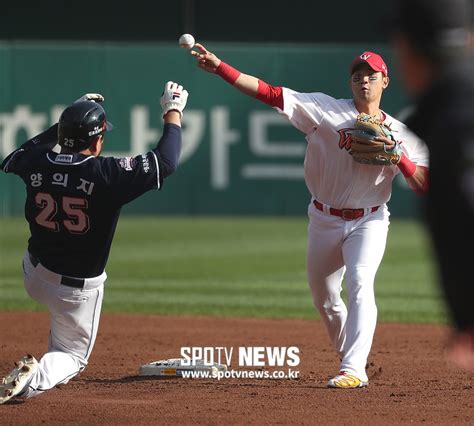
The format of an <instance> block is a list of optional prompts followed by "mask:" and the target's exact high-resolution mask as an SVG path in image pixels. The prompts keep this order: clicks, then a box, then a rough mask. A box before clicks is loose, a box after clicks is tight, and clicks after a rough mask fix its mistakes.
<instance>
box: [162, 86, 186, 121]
mask: <svg viewBox="0 0 474 426" xmlns="http://www.w3.org/2000/svg"><path fill="white" fill-rule="evenodd" d="M187 100H188V91H187V90H185V89H183V86H181V85H179V84H178V83H174V82H172V81H168V83H166V84H165V89H164V90H163V94H162V95H161V99H160V105H161V108H162V109H163V116H165V115H166V113H167V112H168V111H178V112H179V114H180V116H181V118H183V109H184V107H185V106H186V102H187Z"/></svg>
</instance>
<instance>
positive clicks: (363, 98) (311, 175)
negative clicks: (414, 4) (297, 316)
mask: <svg viewBox="0 0 474 426" xmlns="http://www.w3.org/2000/svg"><path fill="white" fill-rule="evenodd" d="M195 48H196V49H197V51H191V54H192V55H193V56H194V57H195V58H196V59H197V63H198V66H199V67H200V68H202V69H203V70H205V71H208V72H210V73H214V74H217V75H219V76H220V77H222V78H223V79H224V80H225V81H227V82H228V83H230V84H231V85H233V86H234V87H235V88H237V89H238V90H240V91H241V92H243V93H245V94H246V95H249V96H251V97H255V98H257V99H259V100H260V101H262V102H264V103H266V104H268V105H270V106H271V107H273V108H275V109H276V110H277V111H278V112H279V113H281V114H283V115H284V116H286V117H287V118H288V119H289V120H290V122H291V123H292V124H293V126H295V127H296V128H297V129H299V130H300V131H301V132H303V133H304V134H305V135H306V140H307V149H306V157H305V162H304V170H305V181H306V185H307V187H308V189H309V192H310V194H311V202H310V203H309V206H308V215H309V226H308V252H307V271H308V280H309V286H310V288H311V292H312V296H313V302H314V305H315V307H316V308H317V309H318V311H319V313H320V315H321V318H322V320H323V321H324V323H325V325H326V328H327V331H328V334H329V337H330V339H331V342H332V344H333V347H334V349H335V350H336V352H337V353H338V355H339V357H340V359H341V365H340V369H339V373H338V374H337V375H336V376H335V377H333V378H331V379H330V380H329V382H328V386H329V387H332V388H359V387H364V386H367V385H368V377H367V373H366V370H365V366H366V363H367V358H368V355H369V352H370V348H371V346H372V339H373V335H374V331H375V326H376V320H377V307H376V304H375V295H374V280H375V274H376V272H377V269H378V267H379V265H380V262H381V260H382V257H383V253H384V250H385V245H386V238H387V232H388V227H389V211H388V209H387V205H386V203H387V202H388V201H389V199H390V195H391V189H392V181H393V179H394V177H395V176H396V175H397V173H399V172H401V173H402V174H403V176H404V177H405V179H406V181H407V183H408V185H409V186H410V188H412V189H413V190H414V191H417V192H423V191H425V189H426V185H427V167H428V154H427V150H426V147H425V145H424V144H423V143H422V142H421V141H420V140H419V139H417V138H416V137H415V136H414V135H413V134H411V133H410V132H409V131H408V130H407V129H406V127H405V126H404V125H403V124H402V123H401V122H399V121H397V120H395V119H394V118H393V117H391V116H389V115H388V114H387V113H386V112H384V111H382V110H381V109H380V101H381V97H382V93H383V91H384V90H385V89H386V88H387V87H388V84H389V77H388V69H387V66H386V64H385V62H384V61H383V59H382V57H380V56H379V55H377V54H375V53H373V52H364V53H362V54H361V55H360V56H357V57H356V58H355V59H354V60H353V61H352V63H351V65H350V85H351V89H352V94H353V99H334V98H332V97H331V96H328V95H326V94H323V93H298V92H296V91H294V90H291V89H288V88H285V87H277V86H272V85H270V84H268V83H266V82H265V81H263V80H261V79H258V78H256V77H253V76H251V75H247V74H243V73H241V72H240V71H238V70H236V69H235V68H233V67H231V66H230V65H228V64H226V63H224V62H223V61H221V60H220V59H219V58H218V57H216V56H215V55H214V54H213V53H211V52H209V51H208V50H207V49H206V48H205V47H204V46H203V45H202V44H199V43H197V44H196V45H195ZM359 113H366V114H370V115H371V116H374V117H377V118H379V119H380V120H382V121H384V122H386V123H389V124H390V126H391V128H392V130H393V132H394V133H395V135H396V136H397V139H398V142H397V144H398V145H399V146H400V147H401V149H402V152H403V154H402V155H401V159H400V161H399V163H398V164H396V165H388V166H377V165H367V164H361V163H358V162H355V161H353V159H352V158H351V155H350V147H351V137H350V131H351V130H353V127H354V122H355V120H356V117H357V115H358V114H359ZM381 140H383V141H384V142H385V144H386V147H387V150H390V149H392V148H393V147H394V145H395V142H394V141H393V140H391V139H389V138H387V137H382V138H381ZM400 141H401V143H399V142H400ZM344 276H345V282H346V286H347V291H348V302H349V303H348V307H346V305H345V303H344V302H343V300H342V298H341V291H342V280H343V278H344Z"/></svg>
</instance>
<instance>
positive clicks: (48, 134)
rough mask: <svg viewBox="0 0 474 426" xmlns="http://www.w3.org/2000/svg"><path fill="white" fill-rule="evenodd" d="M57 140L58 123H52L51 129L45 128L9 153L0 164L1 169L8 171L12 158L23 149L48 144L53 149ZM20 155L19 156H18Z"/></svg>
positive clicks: (26, 149)
mask: <svg viewBox="0 0 474 426" xmlns="http://www.w3.org/2000/svg"><path fill="white" fill-rule="evenodd" d="M57 140H58V123H56V124H54V125H52V126H51V127H50V128H49V129H47V130H45V131H44V132H42V133H40V134H39V135H36V136H35V137H33V138H31V139H28V140H27V141H26V142H25V143H24V144H22V145H21V146H20V148H17V149H15V151H13V152H11V153H10V154H8V156H7V157H6V158H5V159H4V160H3V161H2V164H1V165H0V170H3V171H4V172H5V173H7V172H8V164H9V163H10V160H13V157H15V156H17V154H20V153H21V152H23V151H28V150H30V149H31V148H35V147H37V146H48V147H49V148H50V149H51V148H53V147H54V145H56V143H57ZM20 156H21V155H20ZM20 156H17V158H18V157H20ZM12 164H13V163H12Z"/></svg>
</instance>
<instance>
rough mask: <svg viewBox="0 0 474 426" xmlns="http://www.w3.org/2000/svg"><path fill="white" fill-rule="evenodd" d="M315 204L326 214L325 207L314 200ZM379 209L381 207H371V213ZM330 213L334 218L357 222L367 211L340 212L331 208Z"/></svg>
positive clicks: (343, 210)
mask: <svg viewBox="0 0 474 426" xmlns="http://www.w3.org/2000/svg"><path fill="white" fill-rule="evenodd" d="M313 203H314V205H315V207H316V208H317V209H318V210H321V211H322V212H324V207H323V205H322V204H321V203H320V202H319V201H317V200H314V201H313ZM379 207H380V206H377V207H371V208H370V212H371V213H373V212H376V211H377V210H378V209H379ZM329 213H331V214H332V215H333V216H339V217H340V218H342V219H344V220H355V219H359V218H361V217H362V216H364V214H365V209H342V210H339V209H334V208H332V207H329Z"/></svg>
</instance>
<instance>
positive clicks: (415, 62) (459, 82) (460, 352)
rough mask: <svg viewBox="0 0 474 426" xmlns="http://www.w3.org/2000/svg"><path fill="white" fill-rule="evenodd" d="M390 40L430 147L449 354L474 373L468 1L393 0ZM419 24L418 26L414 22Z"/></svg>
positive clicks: (473, 108)
mask: <svg viewBox="0 0 474 426" xmlns="http://www.w3.org/2000/svg"><path fill="white" fill-rule="evenodd" d="M394 16H395V20H394V22H393V23H394V26H393V28H392V30H393V34H392V35H393V39H392V40H393V44H394V46H395V51H396V55H397V57H398V63H399V66H400V72H401V79H402V82H403V84H404V86H405V88H406V90H407V91H408V93H409V94H410V95H412V96H413V100H414V103H415V109H414V112H413V114H412V115H411V117H410V118H409V119H408V120H407V121H406V124H407V126H408V127H409V128H411V130H412V131H414V133H416V134H417V135H418V136H419V137H420V138H421V139H423V140H424V141H425V142H426V144H427V145H428V148H429V151H430V172H429V190H428V194H427V196H426V198H425V199H424V200H423V206H424V209H423V210H424V215H425V218H426V221H427V225H428V229H429V231H430V234H431V238H432V243H433V247H434V252H435V255H436V261H437V267H438V272H439V281H440V284H441V288H442V291H443V294H444V297H445V300H446V304H447V307H448V310H449V313H450V316H451V320H452V322H453V326H454V327H453V328H454V330H453V333H452V337H451V339H450V340H449V342H448V345H447V356H448V360H450V361H451V362H453V363H454V364H455V365H457V366H459V367H463V368H466V369H468V370H472V371H474V308H473V302H474V279H473V274H472V271H471V268H470V267H471V265H472V246H471V244H472V242H473V241H474V231H473V230H474V227H473V223H472V222H473V219H474V215H473V208H474V66H473V63H474V62H473V50H472V40H473V37H472V0H398V1H397V2H396V6H395V14H394ZM420 23H422V24H420Z"/></svg>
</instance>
